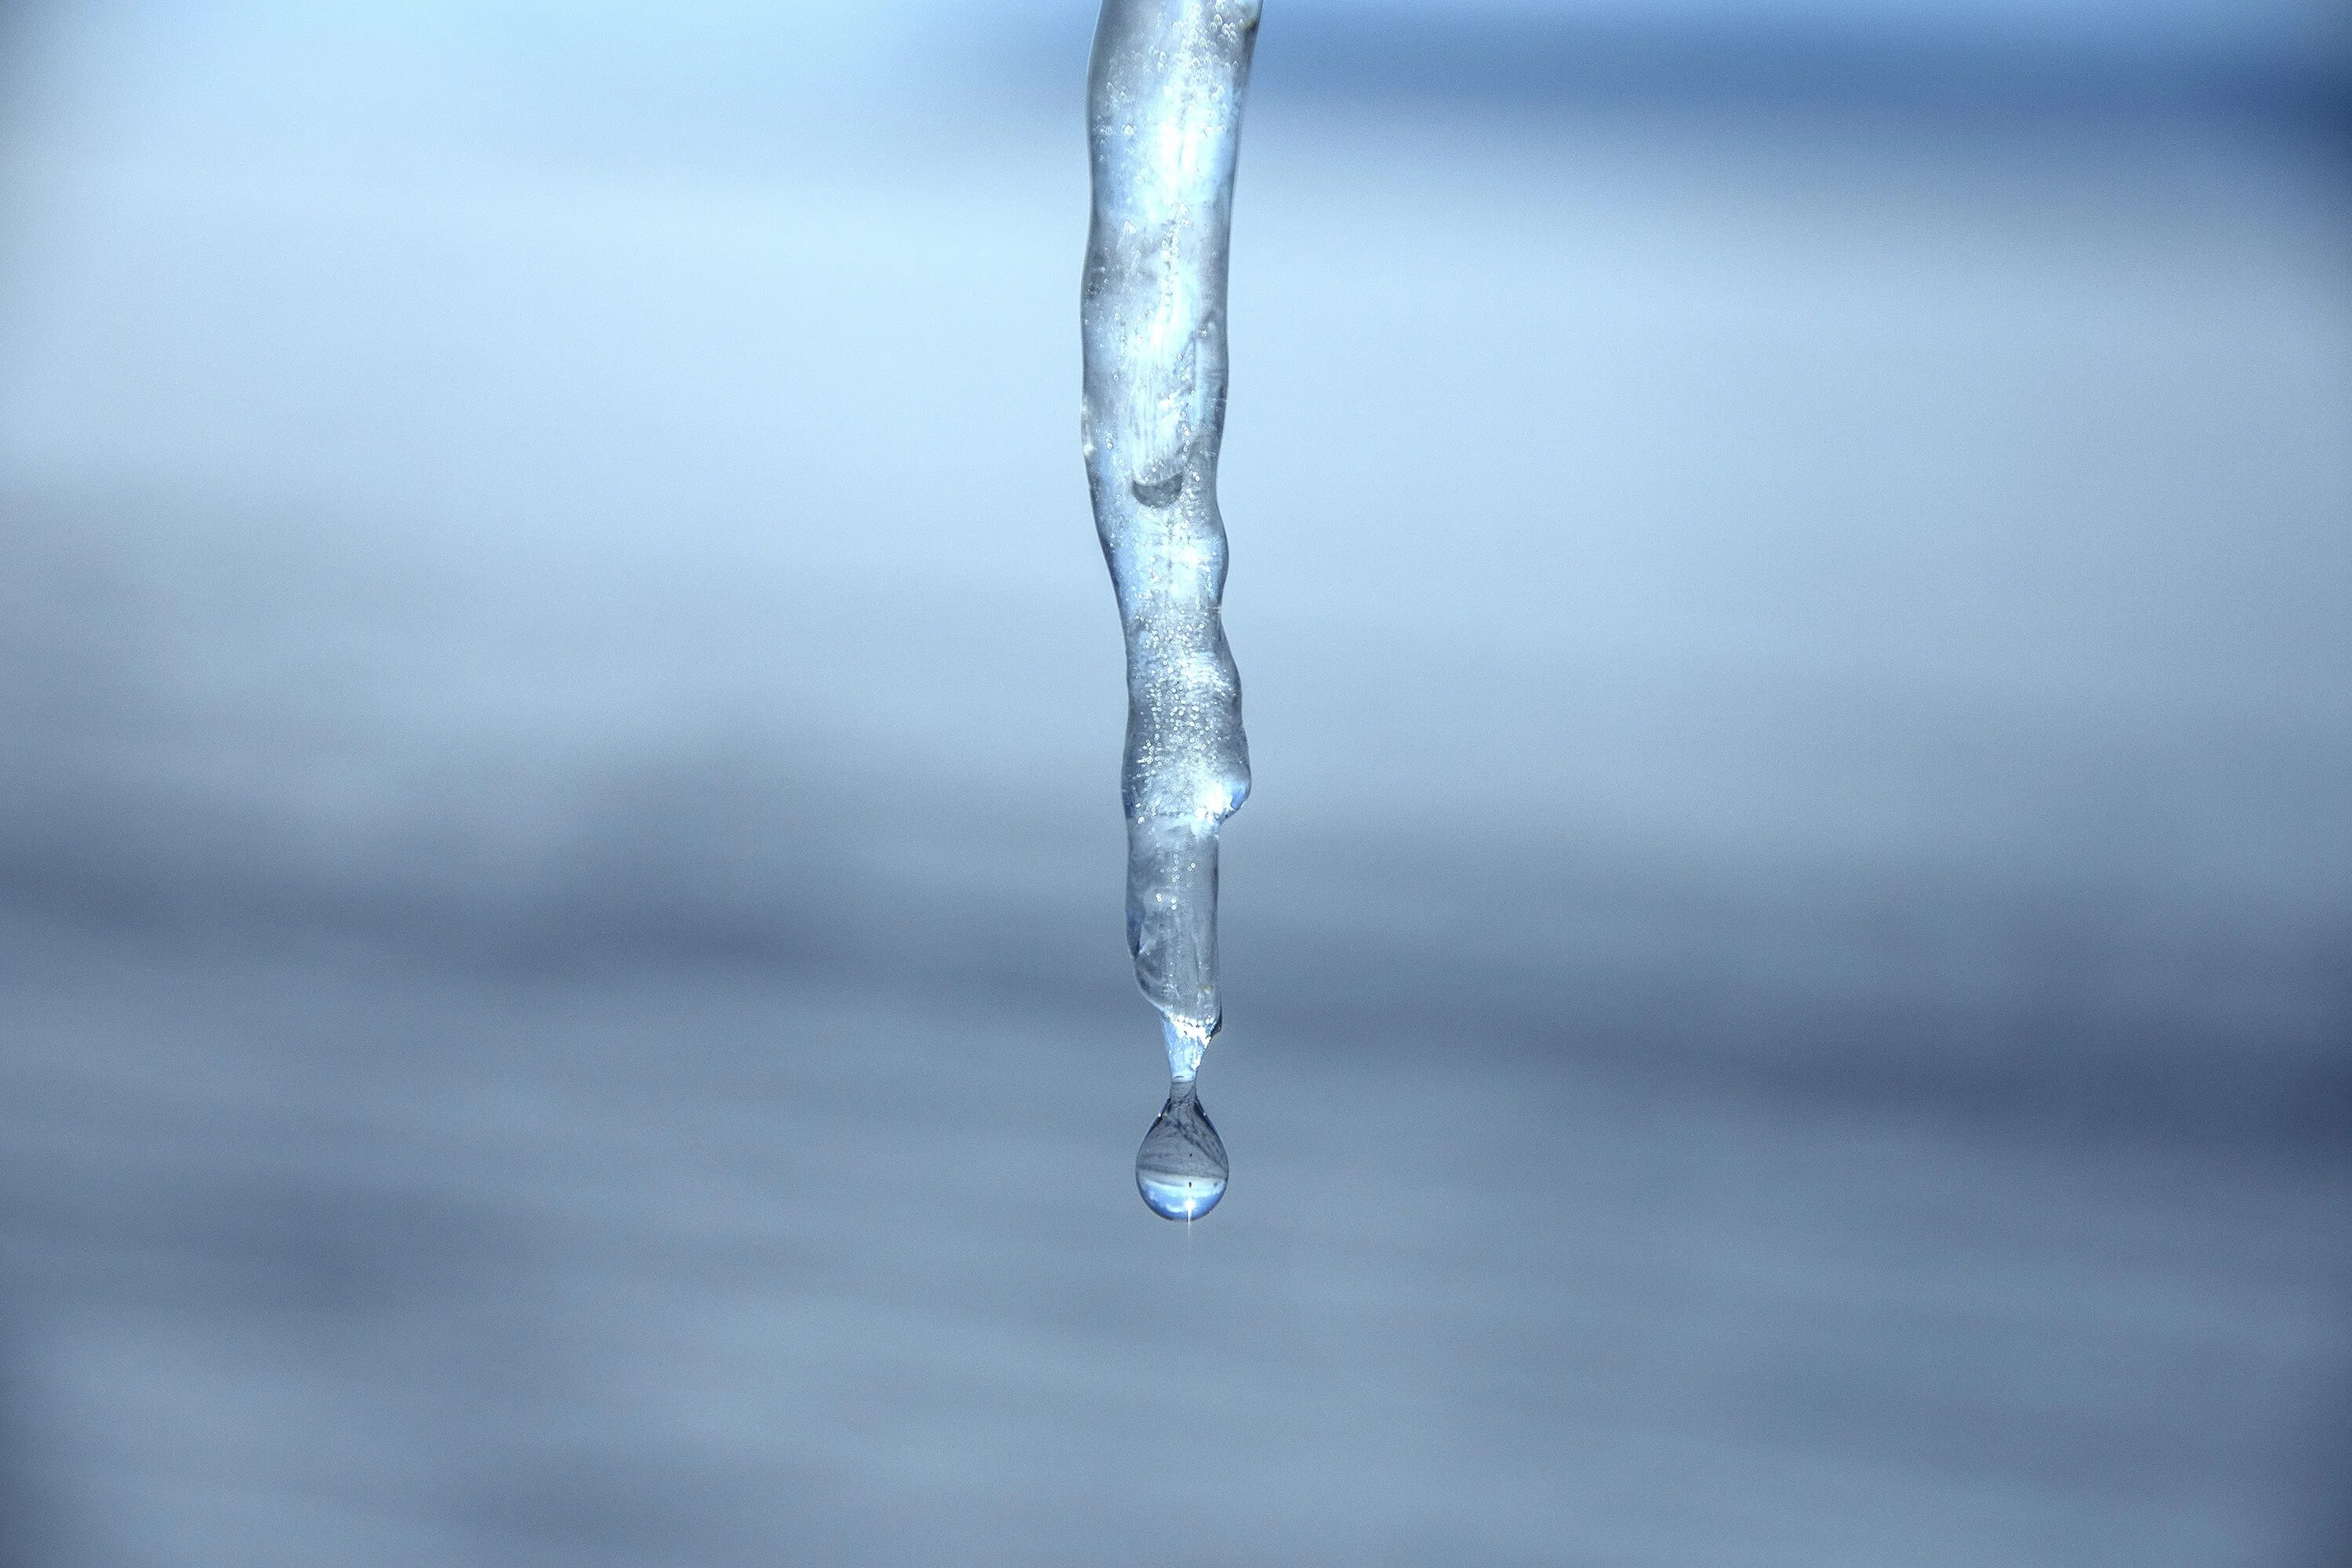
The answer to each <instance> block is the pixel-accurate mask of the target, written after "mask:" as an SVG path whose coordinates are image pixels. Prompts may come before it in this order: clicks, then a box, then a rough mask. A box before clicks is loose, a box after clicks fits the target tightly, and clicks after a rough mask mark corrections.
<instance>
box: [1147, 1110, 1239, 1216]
mask: <svg viewBox="0 0 2352 1568" xmlns="http://www.w3.org/2000/svg"><path fill="white" fill-rule="evenodd" d="M1229 1169H1230V1166H1229V1165H1228V1164H1227V1163H1226V1161H1225V1145H1224V1141H1223V1139H1221V1138H1219V1137H1218V1136H1217V1130H1216V1128H1214V1127H1213V1126H1212V1125H1211V1124H1210V1122H1209V1113H1208V1112H1207V1111H1205V1110H1202V1109H1201V1099H1200V1095H1199V1094H1198V1092H1197V1091H1196V1090H1195V1089H1194V1085H1193V1081H1192V1079H1177V1080H1176V1081H1175V1082H1173V1083H1171V1084H1170V1085H1169V1086H1168V1103H1167V1104H1166V1105H1163V1106H1161V1107H1160V1117H1159V1120H1157V1121H1154V1122H1152V1124H1151V1131H1149V1132H1147V1133H1145V1134H1144V1135H1143V1147H1142V1148H1140V1149H1138V1150H1137V1151H1136V1152H1135V1187H1136V1190H1137V1191H1138V1192H1139V1193H1141V1194H1143V1201H1144V1203H1145V1204H1146V1205H1149V1206H1150V1210H1151V1212H1152V1213H1153V1214H1156V1215H1159V1216H1160V1218H1161V1219H1181V1220H1194V1219H1199V1218H1200V1217H1201V1216H1202V1215H1204V1214H1207V1213H1208V1212H1209V1211H1210V1210H1211V1209H1213V1208H1215V1207H1216V1206H1217V1200H1218V1199H1219V1198H1222V1197H1223V1196H1224V1195H1225V1175H1226V1173H1227V1171H1228V1170H1229Z"/></svg>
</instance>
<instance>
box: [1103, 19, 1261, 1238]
mask: <svg viewBox="0 0 2352 1568" xmlns="http://www.w3.org/2000/svg"><path fill="white" fill-rule="evenodd" d="M1257 20H1258V4H1257V0H1105V4H1104V5H1103V9H1102V18H1101V20H1100V22H1099V23H1098V24H1097V26H1096V29H1095V47H1094V58H1093V62H1092V65H1091V68H1090V69H1089V71H1088V76H1087V142H1088V145H1089V148H1090V150H1091V153H1092V163H1093V174H1094V216H1093V224H1092V226H1091V229H1090V230H1089V233H1088V236H1087V268H1086V283H1085V291H1084V297H1083V301H1082V305H1081V310H1080V321H1081V324H1082V327H1083V333H1084V338H1085V346H1086V400H1085V406H1084V411H1083V427H1084V431H1085V437H1086V458H1087V484H1088V488H1089V489H1090V490H1091V491H1092V494H1093V499H1094V511H1095V528H1096V531H1097V533H1098V534H1100V536H1101V538H1102V548H1103V556H1104V558H1105V559H1106V560H1107V561H1108V563H1110V574H1111V582H1112V584H1113V585H1114V586H1115V587H1116V588H1117V589H1118V613H1119V621H1120V625H1121V627H1122V629H1123V630H1124V632H1125V634H1126V638H1127V702H1128V707H1127V761H1126V766H1125V768H1124V770H1123V771H1122V773H1121V777H1120V789H1121V795H1122V797H1123V798H1124V800H1125V802H1126V806H1127V842H1128V861H1127V940H1128V946H1129V950H1130V951H1132V952H1133V953H1134V954H1135V974H1136V979H1137V981H1138V982H1139V984H1141V985H1142V987H1143V994H1145V995H1146V996H1148V997H1150V999H1151V1003H1152V1005H1154V1006H1156V1007H1158V1008H1159V1009H1160V1013H1161V1014H1162V1015H1163V1016H1165V1017H1166V1019H1167V1022H1168V1042H1169V1068H1170V1070H1171V1074H1172V1075H1173V1076H1174V1077H1175V1078H1176V1079H1177V1080H1178V1081H1179V1083H1180V1085H1182V1086H1184V1087H1185V1088H1186V1090H1187V1092H1186V1094H1185V1095H1184V1096H1183V1097H1182V1103H1183V1105H1184V1106H1185V1107H1188V1108H1190V1109H1189V1110H1185V1111H1184V1117H1191V1118H1194V1119H1197V1121H1198V1125H1199V1126H1200V1127H1201V1128H1202V1129H1207V1127H1208V1123H1207V1120H1206V1119H1205V1118H1201V1117H1199V1116H1198V1106H1197V1104H1196V1103H1195V1102H1194V1101H1193V1100H1192V1098H1191V1096H1190V1090H1189V1086H1190V1084H1191V1080H1192V1075H1193V1073H1194V1072H1195V1071H1197V1070H1198V1068H1199V1067H1200V1061H1201V1052H1202V1049H1203V1048H1204V1047H1206V1046H1207V1044H1208V1042H1209V1039H1210V1037H1212V1036H1213V1035H1214V1034H1215V1033H1216V1032H1217V1029H1218V1027H1219V1026H1220V1025H1222V1024H1223V1021H1224V1016H1223V1005H1222V1004H1221V1003H1220V1001H1219V999H1218V995H1217V830H1218V827H1219V826H1220V825H1221V824H1222V823H1223V821H1224V819H1225V818H1226V817H1228V816H1232V815H1233V813H1234V810H1235V809H1236V808H1238V807H1239V806H1240V805H1241V804H1242V801H1243V800H1244V798H1245V797H1246V796H1247V795H1248V794H1249V784H1250V774H1249V747H1248V743H1247V742H1246V741H1245V740H1244V737H1243V734H1242V710H1241V679H1240V676H1239V675H1238V673H1237V672H1236V671H1235V670H1234V657H1233V653H1232V650H1231V649H1229V648H1228V647H1226V646H1225V632H1224V626H1223V622H1222V621H1221V620H1220V619H1219V616H1218V605H1219V604H1220V602H1221V600H1222V599H1223V594H1224V586H1225V528H1224V521H1223V518H1222V517H1221V516H1220V515H1219V514H1218V510H1217V490H1216V485H1217V445H1218V442H1219V440H1220V438H1221V437H1222V436H1223V426H1224V413H1225V263H1226V254H1227V242H1228V237H1229V232H1230V228H1231V224H1232V217H1233V199H1234V157H1235V154H1236V153H1237V152H1238V150H1239V147H1240V137H1241V110H1242V93H1243V89H1244V87H1245V86H1246V84H1247V82H1248V79H1249V60H1250V48H1251V46H1252V45H1253V44H1254V43H1255V40H1256V36H1257ZM1169 1108H1170V1109H1169V1110H1167V1111H1165V1112H1163V1113H1162V1114H1161V1117H1160V1121H1159V1122H1158V1123H1155V1124H1154V1127H1153V1132H1152V1138H1147V1139H1146V1140H1145V1141H1144V1147H1145V1150H1146V1152H1147V1153H1148V1152H1150V1150H1151V1149H1152V1148H1153V1147H1154V1144H1153V1139H1156V1138H1160V1136H1161V1130H1162V1128H1174V1127H1180V1126H1181V1127H1183V1128H1189V1127H1190V1126H1191V1125H1192V1122H1191V1121H1185V1120H1183V1118H1181V1117H1180V1118H1178V1120H1177V1121H1171V1117H1177V1113H1178V1109H1179V1105H1178V1097H1177V1096H1175V1095H1173V1094H1171V1097H1170V1100H1169ZM1170 1136H1176V1137H1179V1138H1180V1141H1181V1136H1183V1134H1182V1133H1181V1132H1171V1134H1170ZM1188 1146H1189V1145H1188ZM1206 1146H1207V1147H1211V1148H1214V1149H1215V1151H1216V1159H1215V1162H1214V1163H1215V1167H1216V1184H1215V1188H1214V1192H1213V1193H1211V1192H1209V1189H1207V1188H1205V1187H1202V1188H1199V1189H1197V1191H1195V1194H1194V1195H1195V1198H1196V1199H1198V1198H1199V1197H1200V1195H1201V1194H1207V1195H1206V1197H1205V1201H1195V1202H1193V1204H1192V1206H1191V1207H1189V1208H1181V1209H1180V1210H1179V1211H1176V1212H1178V1213H1179V1214H1180V1215H1181V1216H1182V1217H1190V1216H1194V1215H1201V1214H1205V1213H1207V1212H1208V1210H1209V1208H1210V1207H1211V1206H1212V1205H1214V1204H1215V1202H1216V1195H1215V1194H1221V1193H1223V1190H1224V1186H1223V1183H1224V1151H1223V1147H1222V1146H1221V1145H1218V1144H1217V1142H1216V1133H1215V1132H1214V1131H1213V1130H1210V1131H1208V1132H1207V1140H1206ZM1136 1169H1137V1180H1138V1182H1139V1183H1140V1184H1144V1195H1145V1198H1146V1199H1147V1201H1150V1202H1151V1203H1152V1206H1153V1208H1154V1209H1155V1210H1158V1212H1160V1213H1161V1214H1169V1213H1171V1210H1170V1209H1168V1208H1165V1207H1162V1206H1161V1205H1160V1203H1159V1202H1158V1201H1157V1200H1155V1199H1153V1197H1152V1194H1153V1191H1154V1189H1153V1188H1152V1187H1151V1186H1150V1184H1148V1183H1146V1181H1145V1176H1144V1165H1143V1163H1142V1162H1141V1161H1140V1160H1139V1163H1138V1164H1137V1168H1136ZM1186 1179H1187V1180H1192V1179H1194V1178H1192V1177H1187V1178H1186ZM1200 1179H1202V1180H1205V1178H1204V1177H1203V1178H1200Z"/></svg>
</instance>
